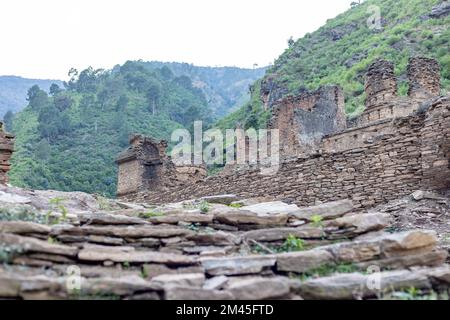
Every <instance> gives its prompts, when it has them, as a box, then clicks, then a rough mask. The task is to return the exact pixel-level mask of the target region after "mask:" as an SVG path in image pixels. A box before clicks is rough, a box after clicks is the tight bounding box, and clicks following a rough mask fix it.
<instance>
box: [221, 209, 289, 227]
mask: <svg viewBox="0 0 450 320" xmlns="http://www.w3.org/2000/svg"><path fill="white" fill-rule="evenodd" d="M214 219H215V220H217V221H219V222H220V223H224V224H229V225H232V226H239V225H242V224H251V225H261V226H281V225H285V224H286V223H287V219H288V215H287V214H286V213H280V214H258V213H255V212H252V211H245V210H239V211H234V212H224V213H219V214H216V215H215V216H214Z"/></svg>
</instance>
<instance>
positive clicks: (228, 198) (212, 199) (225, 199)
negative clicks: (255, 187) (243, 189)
mask: <svg viewBox="0 0 450 320" xmlns="http://www.w3.org/2000/svg"><path fill="white" fill-rule="evenodd" d="M199 200H203V201H206V202H209V203H218V204H225V205H229V204H231V203H232V202H234V201H239V200H240V198H239V197H238V196H236V195H234V194H222V195H217V196H207V197H202V198H200V199H199Z"/></svg>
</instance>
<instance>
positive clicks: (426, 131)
mask: <svg viewBox="0 0 450 320" xmlns="http://www.w3.org/2000/svg"><path fill="white" fill-rule="evenodd" d="M409 70H410V71H409V80H410V82H411V83H412V85H411V88H412V89H411V90H412V92H411V94H410V97H397V94H396V90H397V89H396V78H395V75H394V69H393V65H392V63H390V62H387V61H383V60H377V61H376V62H374V64H372V65H371V66H370V67H369V70H368V74H367V81H366V92H367V97H368V98H367V101H366V104H367V109H366V111H365V112H364V113H363V114H362V115H361V116H360V118H358V120H357V121H356V124H357V126H356V127H350V128H347V129H345V124H344V123H343V122H342V121H341V120H342V119H341V117H340V116H339V114H340V113H341V112H340V111H339V110H341V107H342V100H343V99H342V95H341V94H340V90H339V88H337V87H327V88H322V89H320V90H318V91H317V92H316V93H303V94H301V95H299V96H298V97H287V98H285V99H284V100H281V102H279V104H278V107H276V108H274V111H273V118H272V119H271V122H270V127H271V128H277V129H279V130H280V149H282V151H286V152H287V155H291V156H290V157H287V158H283V157H281V158H280V163H279V166H275V169H274V170H273V171H271V172H270V173H271V174H269V175H268V174H264V170H260V168H258V167H245V166H243V167H241V168H234V170H225V171H224V172H223V173H222V174H221V175H219V176H214V177H208V178H206V179H204V180H200V181H198V182H197V183H195V184H192V185H186V186H183V187H178V188H177V187H175V188H169V189H167V190H164V191H163V192H159V191H158V192H154V191H152V190H146V191H143V192H140V193H135V194H131V195H129V197H127V199H129V200H135V201H147V202H151V203H163V202H167V201H179V200H186V199H189V198H193V197H201V196H204V195H207V194H220V193H235V194H238V195H239V196H243V197H260V196H266V195H269V196H271V197H273V198H274V199H277V200H288V201H292V202H294V203H296V204H298V205H301V206H308V205H313V204H315V203H316V202H318V201H333V200H339V199H342V198H351V199H352V200H353V201H354V202H355V204H356V206H357V207H359V208H365V207H371V206H374V205H377V204H380V203H384V202H386V201H389V200H392V199H395V198H397V197H400V196H403V195H406V194H409V193H411V192H413V191H414V190H417V189H420V188H424V189H426V190H445V189H446V188H448V185H449V183H448V180H449V179H450V178H449V176H450V174H449V165H448V163H449V151H448V150H449V145H448V141H449V139H448V130H449V128H450V119H449V118H448V115H449V106H450V102H449V100H448V97H441V98H440V97H434V95H435V94H437V93H438V87H439V73H438V69H437V62H436V61H434V60H430V59H424V58H414V59H411V60H410V66H409ZM422 89H423V90H426V92H428V93H429V94H430V96H433V97H432V98H431V99H427V100H424V98H423V97H422V98H420V97H418V95H417V94H416V93H414V92H418V91H420V90H422ZM423 90H422V91H423ZM325 111H326V112H325ZM323 117H325V119H322V118H323ZM315 120H319V122H321V123H322V122H323V123H326V125H325V126H323V127H320V126H318V125H313V126H312V127H311V128H309V125H310V124H316V122H315ZM316 128H319V129H317V130H316ZM321 128H322V129H323V130H322V129H321ZM315 130H316V131H315ZM336 131H339V132H336Z"/></svg>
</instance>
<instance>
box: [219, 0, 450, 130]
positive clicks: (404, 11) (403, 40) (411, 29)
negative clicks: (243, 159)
mask: <svg viewBox="0 0 450 320" xmlns="http://www.w3.org/2000/svg"><path fill="white" fill-rule="evenodd" d="M442 3H443V1H442V0H367V1H365V2H363V3H362V4H360V5H355V6H354V7H353V8H349V10H348V11H346V12H345V13H343V14H341V15H339V16H337V17H336V18H334V19H331V20H328V22H327V23H326V24H325V25H324V26H323V27H321V28H320V29H318V30H317V31H315V32H313V33H311V34H307V35H306V36H305V37H303V38H301V39H299V40H297V41H295V42H294V41H291V42H290V43H289V47H288V48H287V49H286V50H285V52H284V53H283V54H282V55H281V56H280V57H279V58H278V59H277V60H276V61H275V63H274V65H273V66H272V67H271V68H270V69H269V70H268V71H267V73H266V76H265V77H264V80H263V82H261V81H257V82H256V83H255V84H254V85H253V92H252V97H251V100H250V102H249V103H247V104H245V105H244V106H243V107H242V108H241V109H240V110H238V111H236V112H235V113H233V114H230V115H229V116H227V117H226V118H224V119H222V120H221V121H219V126H221V127H222V128H226V127H228V128H229V127H234V126H235V125H236V124H240V125H243V126H245V127H250V126H265V124H266V121H267V119H268V115H269V112H268V111H265V110H264V109H263V108H262V102H261V99H260V93H261V84H262V83H263V84H264V81H265V80H267V79H269V78H270V79H273V82H272V84H271V87H272V88H275V89H274V90H279V91H280V92H283V94H289V93H295V92H298V91H299V90H300V89H302V88H307V89H316V88H318V87H319V86H320V85H325V84H339V85H340V86H342V87H343V89H344V91H345V97H346V112H347V114H348V115H356V114H358V113H360V112H362V111H363V108H364V74H365V71H366V69H367V67H368V65H369V64H370V63H371V62H372V61H374V60H375V59H376V58H378V57H382V58H384V59H388V60H391V61H393V62H394V63H395V72H396V75H397V76H398V79H399V94H401V95H405V94H406V93H407V90H408V88H407V84H406V66H407V62H408V58H409V57H410V56H415V55H424V56H427V57H433V58H436V59H438V61H439V62H440V64H441V67H442V86H443V93H445V92H448V91H449V90H450V45H449V43H450V16H449V14H448V13H449V10H448V2H445V5H443V4H442ZM437 5H441V7H442V8H444V9H441V10H436V6H437ZM373 6H378V7H379V8H380V14H381V15H380V17H381V20H380V21H381V29H380V30H376V29H371V28H369V25H370V24H368V23H367V20H368V19H369V18H370V17H371V16H372V15H374V13H375V10H374V7H373ZM445 7H447V9H445ZM433 8H434V10H433Z"/></svg>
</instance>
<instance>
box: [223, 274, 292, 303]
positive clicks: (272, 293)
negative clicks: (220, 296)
mask: <svg viewBox="0 0 450 320" xmlns="http://www.w3.org/2000/svg"><path fill="white" fill-rule="evenodd" d="M227 290H228V291H230V292H231V294H232V295H233V296H234V298H235V299H237V300H263V299H277V298H283V297H285V296H287V295H288V294H289V292H290V287H289V285H288V284H287V281H283V279H280V278H274V279H270V278H262V277H259V278H253V279H252V278H250V279H244V280H241V281H238V282H235V283H233V284H232V285H230V286H229V287H228V288H227Z"/></svg>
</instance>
